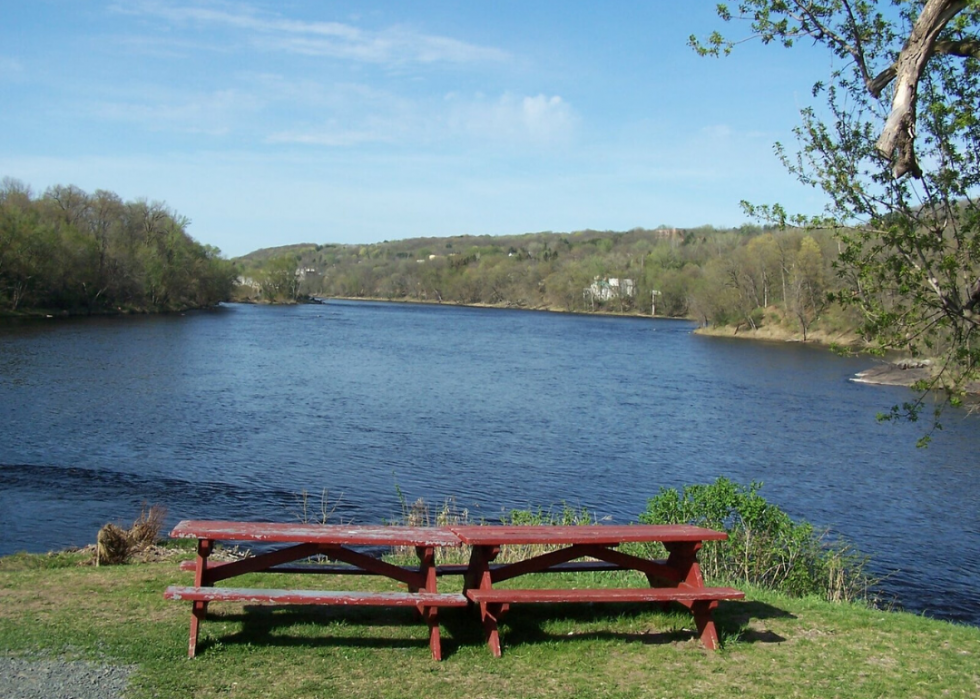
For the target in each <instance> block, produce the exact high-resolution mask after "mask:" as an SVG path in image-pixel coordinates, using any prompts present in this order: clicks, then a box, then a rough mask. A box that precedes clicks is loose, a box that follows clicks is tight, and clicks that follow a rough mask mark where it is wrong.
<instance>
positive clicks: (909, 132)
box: [875, 0, 968, 179]
mask: <svg viewBox="0 0 980 699" xmlns="http://www.w3.org/2000/svg"><path fill="white" fill-rule="evenodd" d="M967 4H968V0H927V2H926V4H925V6H924V7H923V8H922V14H920V15H919V18H918V19H917V20H916V22H915V26H914V27H912V32H911V34H909V38H908V41H907V42H906V43H905V46H904V47H903V48H902V52H901V53H900V54H899V56H898V60H897V61H896V62H895V94H894V97H893V98H892V111H891V114H889V116H888V120H887V121H886V122H885V128H884V129H883V130H882V132H881V136H879V138H878V142H877V143H876V144H875V146H876V148H877V149H878V152H880V153H881V154H882V155H884V156H885V157H886V158H889V159H891V160H892V163H893V166H892V176H893V177H895V179H898V178H900V177H902V176H903V175H906V174H911V175H912V176H913V177H916V178H921V177H922V169H921V168H920V167H919V164H918V162H917V161H916V158H915V103H916V95H917V92H918V86H919V78H920V77H921V75H922V71H923V70H924V69H925V65H926V63H927V62H928V60H929V58H930V57H931V56H932V54H933V51H934V49H935V45H936V40H937V39H938V37H939V33H940V32H941V31H942V30H943V28H944V27H945V26H946V23H947V22H949V20H950V19H952V18H953V17H955V16H956V15H957V14H958V13H959V12H961V11H962V10H963V9H964V8H966V6H967Z"/></svg>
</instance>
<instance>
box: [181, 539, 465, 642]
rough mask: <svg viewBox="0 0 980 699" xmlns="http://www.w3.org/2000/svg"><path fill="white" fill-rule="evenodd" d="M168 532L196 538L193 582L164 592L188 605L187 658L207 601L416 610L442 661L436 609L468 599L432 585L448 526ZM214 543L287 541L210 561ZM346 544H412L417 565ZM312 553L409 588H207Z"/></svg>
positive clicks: (459, 604)
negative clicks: (258, 551) (264, 549)
mask: <svg viewBox="0 0 980 699" xmlns="http://www.w3.org/2000/svg"><path fill="white" fill-rule="evenodd" d="M170 536H171V537H173V538H177V539H197V540H198V542H197V560H196V561H195V564H194V585H193V586H192V587H184V586H177V585H175V586H171V587H168V588H167V591H166V592H165V593H164V596H165V597H166V598H167V599H182V600H190V601H191V602H192V606H191V631H190V642H189V646H188V651H187V655H188V657H191V658H193V657H194V654H195V652H196V649H197V632H198V627H199V626H200V623H201V621H203V620H204V618H205V617H206V615H207V608H208V603H209V602H219V601H220V602H246V603H253V604H322V605H372V606H396V607H415V608H416V609H418V611H419V612H420V613H421V614H422V617H423V618H424V619H425V621H426V623H427V624H428V626H429V647H430V649H431V650H432V657H433V658H435V659H436V660H440V659H441V658H442V648H441V644H440V639H439V621H438V612H437V610H438V609H439V608H440V607H465V606H467V604H469V602H468V600H467V599H466V598H465V597H464V596H463V595H460V594H445V593H439V592H438V591H437V589H436V568H435V549H437V548H440V547H443V546H459V545H460V541H459V538H458V537H456V535H455V534H453V533H452V532H451V531H449V530H448V529H440V528H432V527H384V526H370V527H354V526H342V525H319V524H277V523H259V522H214V521H195V520H186V521H183V522H181V523H179V524H178V525H177V526H176V528H174V530H173V531H172V532H171V533H170ZM218 541H235V542H253V543H259V542H261V543H269V544H286V546H283V547H282V548H277V549H275V550H272V551H270V552H268V553H262V554H259V555H257V556H252V557H248V558H243V559H241V560H238V561H232V562H228V563H214V564H210V565H209V563H208V556H209V555H210V554H211V552H212V551H213V550H214V544H215V542H218ZM351 546H380V547H388V548H390V547H396V546H398V547H402V546H407V547H413V548H414V549H415V552H416V554H417V555H418V559H419V565H418V568H416V569H412V568H407V567H403V566H396V565H392V564H390V563H386V562H385V561H382V560H381V559H379V558H375V557H373V556H370V555H368V554H365V553H362V552H359V551H355V550H354V549H352V548H350V547H351ZM316 555H325V556H327V557H328V558H330V559H332V560H336V561H342V562H343V563H347V564H349V565H350V566H353V570H356V571H358V572H361V573H366V574H371V575H382V576H385V577H388V578H391V579H393V580H397V581H398V582H400V583H404V584H405V585H407V586H408V592H352V591H342V590H341V591H320V590H271V589H266V588H229V587H213V585H214V584H215V583H217V582H220V581H222V580H227V579H229V578H233V577H236V576H239V575H245V574H246V573H259V572H278V571H275V570H273V567H274V566H281V565H282V564H285V563H290V562H292V561H298V560H302V559H305V558H309V557H310V556H316ZM280 570H281V569H280ZM295 570H296V569H293V571H295Z"/></svg>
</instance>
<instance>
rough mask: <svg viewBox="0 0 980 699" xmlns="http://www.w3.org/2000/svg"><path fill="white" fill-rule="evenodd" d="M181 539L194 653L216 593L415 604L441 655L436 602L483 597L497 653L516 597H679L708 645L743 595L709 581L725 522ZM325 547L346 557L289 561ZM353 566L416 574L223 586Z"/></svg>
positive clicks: (272, 532)
mask: <svg viewBox="0 0 980 699" xmlns="http://www.w3.org/2000/svg"><path fill="white" fill-rule="evenodd" d="M171 536H172V537H174V538H180V539H197V540H198V544H197V558H196V559H195V561H193V562H187V563H189V564H190V565H186V566H185V564H181V568H184V569H187V570H192V571H194V585H193V586H178V585H174V586H171V587H168V588H167V590H166V592H165V593H164V596H165V597H166V598H168V599H179V600H188V601H190V602H191V603H192V606H191V628H190V641H189V646H188V657H194V655H195V652H196V649H197V636H198V629H199V626H200V623H201V621H203V620H204V619H205V617H206V615H207V608H208V603H209V602H245V603H253V604H289V605H294V604H318V605H373V606H407V607H415V608H416V609H417V610H418V611H419V612H420V613H421V615H422V617H423V618H424V619H425V621H426V623H427V624H428V627H429V647H430V649H431V651H432V657H433V658H435V659H436V660H440V659H441V658H442V649H441V643H440V634H439V622H438V609H439V608H440V607H465V606H468V605H473V606H478V607H479V612H480V619H481V621H482V623H483V628H484V631H485V634H486V639H487V643H488V645H489V647H490V650H491V652H492V653H493V654H494V655H495V656H498V657H499V656H500V635H499V630H498V621H499V619H500V617H501V616H502V615H503V614H504V613H505V612H507V611H508V609H509V608H510V606H511V605H512V604H526V603H562V602H635V603H640V602H660V603H667V602H678V603H680V604H682V605H684V606H686V607H687V608H688V609H690V610H691V611H692V612H693V614H694V620H695V623H696V624H697V628H698V633H699V636H700V639H701V641H702V643H703V644H704V646H705V647H706V648H708V649H710V650H713V649H715V648H717V646H718V634H717V631H716V629H715V624H714V620H713V616H712V610H714V609H715V607H716V606H717V605H718V601H719V600H722V599H741V598H743V597H744V596H745V595H744V593H742V592H740V591H739V590H735V589H732V588H727V587H706V586H705V584H704V580H703V578H702V576H701V569H700V566H699V565H698V561H697V552H698V551H699V550H700V548H701V546H702V544H703V542H705V541H718V540H723V539H726V538H727V535H726V534H725V533H724V532H716V531H713V530H710V529H704V528H701V527H694V526H689V525H625V526H611V525H594V526H498V525H486V526H475V525H474V526H453V527H395V526H393V527H388V526H368V527H354V526H342V525H317V524H281V523H279V524H277V523H258V522H215V521H194V520H191V521H183V522H181V523H180V524H178V525H177V527H176V528H175V529H174V530H173V531H172V532H171ZM219 541H232V542H251V543H262V544H281V545H282V546H281V547H279V548H276V549H274V550H271V551H269V552H266V553H261V554H259V555H256V556H252V557H248V558H243V559H241V560H237V561H231V562H209V560H208V557H209V556H210V554H211V553H212V551H213V550H214V546H215V543H216V542H219ZM652 542H660V543H662V544H663V545H664V546H665V547H666V549H667V552H668V557H667V559H666V560H662V561H660V560H652V559H648V558H644V557H641V556H636V555H631V554H627V553H625V552H622V551H619V550H617V548H616V547H617V546H619V545H620V544H624V543H652ZM464 544H466V545H469V546H471V552H470V559H469V563H468V564H467V565H465V566H463V565H436V561H435V558H436V555H435V552H436V549H438V548H444V547H457V546H462V545H464ZM535 544H539V545H545V546H548V547H558V548H557V550H553V551H550V552H549V553H543V554H540V555H534V556H531V557H529V558H526V559H524V560H520V561H517V562H514V563H495V562H494V561H495V559H496V558H497V556H498V555H499V554H500V552H501V549H502V548H503V547H505V546H515V545H535ZM353 546H371V547H386V548H391V547H411V548H414V549H415V552H416V554H417V556H418V559H419V564H418V566H417V567H414V566H398V565H393V564H391V563H387V562H385V561H383V560H380V559H378V558H375V557H373V556H371V555H369V554H366V553H363V552H359V551H356V550H354V549H353V548H351V547H353ZM317 555H323V556H326V557H327V558H329V559H331V560H334V561H340V562H342V563H345V564H347V565H345V566H340V567H338V566H330V565H316V566H309V565H305V566H304V565H301V566H291V565H289V564H290V563H292V562H294V561H299V560H302V559H306V558H309V557H311V556H317ZM584 570H589V571H608V570H636V571H640V572H641V573H643V574H644V575H645V576H646V578H647V580H648V582H649V584H650V586H649V587H639V588H637V587H629V588H607V587H592V588H578V589H568V588H545V589H538V588H530V589H521V588H514V587H509V586H504V587H499V586H495V585H497V584H499V583H502V582H504V581H507V580H511V579H513V578H516V577H519V576H522V575H527V574H529V573H552V572H562V571H584ZM259 572H280V573H344V574H361V575H364V574H368V575H381V576H384V577H387V578H390V579H392V580H396V581H398V582H400V583H402V584H404V585H406V586H407V588H408V591H407V592H362V591H349V590H326V591H325V590H309V589H289V590H281V589H268V588H231V587H215V586H214V585H215V583H218V582H221V581H224V580H228V579H230V578H234V577H237V576H239V575H245V574H247V573H259ZM460 574H462V575H463V580H464V582H463V593H462V594H458V593H440V592H439V591H438V589H437V587H436V576H437V575H460Z"/></svg>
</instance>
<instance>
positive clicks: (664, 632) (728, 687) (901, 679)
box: [0, 554, 980, 699]
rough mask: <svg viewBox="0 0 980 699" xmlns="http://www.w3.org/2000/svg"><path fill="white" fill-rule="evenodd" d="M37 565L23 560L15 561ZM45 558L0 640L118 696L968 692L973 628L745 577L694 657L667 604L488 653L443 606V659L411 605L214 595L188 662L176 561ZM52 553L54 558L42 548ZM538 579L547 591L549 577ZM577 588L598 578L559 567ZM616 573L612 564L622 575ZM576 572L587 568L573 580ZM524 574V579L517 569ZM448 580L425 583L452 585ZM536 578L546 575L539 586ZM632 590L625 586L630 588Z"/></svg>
mask: <svg viewBox="0 0 980 699" xmlns="http://www.w3.org/2000/svg"><path fill="white" fill-rule="evenodd" d="M32 558H33V559H42V560H40V561H36V562H32V561H31V559H32ZM49 558H50V557H48V556H34V557H31V556H26V555H24V554H21V555H18V556H13V557H9V558H6V559H0V648H2V649H3V651H0V652H7V653H11V654H14V655H24V656H28V655H30V656H33V655H34V654H36V653H38V652H42V653H47V654H54V655H61V654H64V655H68V656H69V657H72V658H79V659H86V660H92V661H98V662H111V663H118V664H121V665H135V666H136V667H137V668H138V669H137V671H136V673H135V675H134V676H133V678H132V680H131V684H130V694H131V695H132V696H133V697H154V696H194V697H216V696H222V697H260V696H261V697H284V698H285V697H289V698H293V697H330V696H344V697H351V698H352V699H357V698H358V697H377V696H385V697H413V698H415V697H418V696H426V697H433V698H439V697H452V698H453V699H458V697H461V696H467V697H473V698H475V699H481V698H484V697H532V696H533V697H567V696H575V697H661V696H670V697H702V696H711V697H744V696H746V695H748V696H753V697H766V696H770V697H786V696H793V697H825V696H838V697H905V696H908V697H926V696H951V697H960V696H962V697H967V696H969V697H972V696H976V695H977V694H978V693H980V670H978V668H980V629H977V628H974V627H967V626H957V625H953V624H949V623H945V622H939V621H935V620H930V619H926V618H922V617H917V616H914V615H910V614H904V613H894V612H884V611H880V610H876V609H871V608H868V607H866V606H863V605H856V604H841V603H838V604H833V603H829V602H826V601H823V600H820V599H817V598H815V597H803V598H790V597H787V596H784V595H782V594H780V593H776V592H769V591H764V590H761V589H757V588H753V587H746V590H747V593H748V599H747V600H745V601H739V602H723V603H722V604H721V605H720V606H719V608H718V611H717V614H716V619H717V621H718V624H719V627H720V631H721V634H722V638H723V641H724V648H723V650H722V651H720V652H717V653H709V652H706V651H705V650H703V649H702V648H701V646H700V644H699V643H698V642H697V640H696V639H695V638H694V634H693V633H692V631H691V629H692V627H693V624H692V620H691V618H690V616H689V615H688V614H687V613H686V612H683V611H679V612H673V611H671V612H667V613H664V612H661V611H660V610H659V609H658V608H655V607H653V606H651V605H593V606H589V605H554V606H551V605H528V606H523V607H515V608H514V609H513V610H512V611H511V612H510V614H508V615H507V616H506V617H505V618H504V622H503V623H502V625H501V631H502V635H503V645H504V657H503V658H500V659H494V658H492V657H490V654H489V652H488V651H487V649H486V647H485V645H484V643H483V638H482V633H481V632H480V629H479V624H478V623H477V622H476V620H475V619H473V618H472V617H471V616H470V615H469V612H468V611H467V610H465V609H450V610H445V611H444V613H443V614H442V615H441V616H442V620H443V624H442V628H443V636H444V652H445V656H446V659H445V660H444V661H443V662H441V663H436V662H434V661H433V660H432V659H431V658H430V656H429V650H428V643H427V635H426V631H425V626H424V625H423V624H422V623H420V622H418V621H416V619H415V618H414V615H413V614H412V613H411V611H407V610H391V609H377V608H364V609H341V608H337V609H335V608H309V607H302V608H298V607H296V608H290V607H287V608H261V607H254V606H253V607H248V608H247V609H246V608H245V607H243V606H242V605H236V604H230V603H229V604H215V605H212V611H213V614H212V615H211V618H209V620H208V621H207V622H205V624H204V625H203V626H202V643H201V645H200V648H199V656H198V657H197V658H196V659H194V660H188V659H187V657H186V645H187V632H188V623H189V618H190V609H189V606H190V605H189V604H187V603H177V602H169V601H166V600H164V599H163V590H164V588H166V587H167V585H170V584H175V583H186V582H187V580H188V579H189V574H187V573H180V572H178V570H177V564H176V563H175V562H174V561H166V562H162V563H151V564H138V565H128V566H113V567H101V568H95V567H91V566H86V567H80V566H78V565H68V566H63V565H61V564H60V563H58V564H56V565H52V564H51V560H49ZM55 558H57V557H55ZM554 575H555V574H552V575H551V576H550V577H548V578H546V580H548V581H550V582H548V583H547V584H548V585H555V584H557V583H558V582H559V581H558V580H556V578H555V577H554ZM560 575H561V576H562V577H563V578H564V579H562V580H560V583H561V584H562V585H566V584H567V585H570V586H574V585H575V584H576V583H578V584H579V585H585V584H588V585H593V584H595V583H597V582H598V581H599V579H600V578H601V579H603V580H605V581H606V582H608V584H611V585H623V584H628V583H629V581H628V580H608V579H606V578H602V577H601V576H600V575H599V574H581V577H578V576H575V575H571V574H560ZM624 575H625V574H624ZM587 576H592V577H591V578H588V577H587ZM309 577H311V578H315V579H312V580H311V579H309V578H307V577H306V576H303V577H302V579H298V577H297V576H277V575H264V576H259V575H255V576H249V577H246V578H243V579H241V580H240V581H236V583H237V582H240V583H241V584H242V585H243V586H246V585H256V586H259V585H261V586H266V587H276V586H283V585H285V586H290V587H291V586H295V585H300V584H306V585H310V586H322V587H323V588H325V589H327V588H330V587H337V588H338V589H344V588H348V589H371V590H382V589H396V587H395V585H394V583H389V581H387V580H384V579H380V578H375V577H368V576H365V577H363V578H362V577H356V576H354V577H352V576H344V577H343V578H339V577H338V578H336V579H334V578H331V577H325V578H324V577H321V576H309ZM521 582H522V584H525V583H527V584H535V580H534V578H533V577H530V576H529V577H528V578H522V580H521ZM459 584H460V581H459V579H458V578H444V579H442V580H440V586H445V588H446V589H447V590H452V589H457V588H458V586H459ZM538 584H544V583H538ZM637 584H640V583H639V582H638V583H637Z"/></svg>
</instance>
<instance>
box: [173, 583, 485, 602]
mask: <svg viewBox="0 0 980 699" xmlns="http://www.w3.org/2000/svg"><path fill="white" fill-rule="evenodd" d="M164 597H165V598H166V599H176V600H190V601H193V602H243V603H245V604H322V605H345V606H347V605H349V606H386V607H419V606H422V607H465V606H466V605H467V604H468V601H467V599H466V597H465V596H463V595H460V594H451V593H439V592H338V591H327V590H276V589H267V588H246V587H189V586H186V587H185V586H180V585H171V586H170V587H168V588H167V590H166V592H165V593H164Z"/></svg>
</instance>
